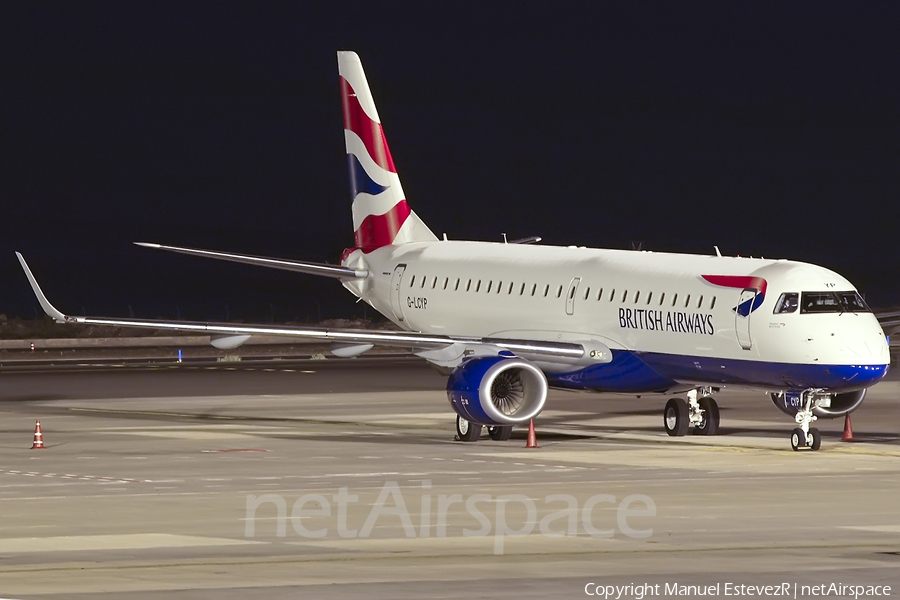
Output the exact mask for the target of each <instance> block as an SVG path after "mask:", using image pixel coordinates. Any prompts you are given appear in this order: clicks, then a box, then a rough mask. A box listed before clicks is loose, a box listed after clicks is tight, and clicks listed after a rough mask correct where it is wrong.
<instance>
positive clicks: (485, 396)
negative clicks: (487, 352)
mask: <svg viewBox="0 0 900 600" xmlns="http://www.w3.org/2000/svg"><path fill="white" fill-rule="evenodd" d="M447 398H448V399H449V400H450V404H451V405H452V406H453V410H455V411H456V413H457V414H458V415H459V416H461V417H462V418H463V419H465V420H467V421H470V422H472V423H479V424H481V425H512V424H515V423H523V422H526V421H528V420H529V419H531V418H533V417H535V416H536V415H537V414H538V413H539V412H541V409H542V408H544V402H546V401H547V377H546V376H545V375H544V373H543V372H542V371H541V370H540V369H539V368H537V367H536V366H534V365H533V364H532V363H530V362H528V361H527V360H523V359H521V358H516V357H504V356H489V357H482V358H473V359H471V360H467V361H466V362H464V363H463V364H461V365H460V366H458V367H457V368H456V369H454V370H453V373H451V374H450V379H449V380H448V381H447Z"/></svg>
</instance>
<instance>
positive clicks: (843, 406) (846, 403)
mask: <svg viewBox="0 0 900 600" xmlns="http://www.w3.org/2000/svg"><path fill="white" fill-rule="evenodd" d="M771 396H772V402H773V403H774V404H775V406H777V407H778V410H780V411H781V412H783V413H786V414H789V415H791V416H792V417H793V416H795V415H796V414H797V411H798V410H800V408H801V404H800V394H798V393H791V392H787V393H779V394H772V395H771ZM865 397H866V390H856V391H855V392H844V393H843V394H828V395H827V397H826V398H821V397H820V398H819V399H818V401H817V402H816V407H815V408H814V409H813V414H815V415H816V416H817V417H819V418H820V419H834V418H836V417H843V416H844V415H846V414H848V413H851V412H853V411H854V410H856V409H857V407H859V405H860V404H862V401H863V399H864V398H865Z"/></svg>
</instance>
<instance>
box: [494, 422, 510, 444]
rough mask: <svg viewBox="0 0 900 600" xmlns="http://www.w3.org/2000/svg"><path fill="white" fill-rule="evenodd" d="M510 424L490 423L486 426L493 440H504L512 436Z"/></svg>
mask: <svg viewBox="0 0 900 600" xmlns="http://www.w3.org/2000/svg"><path fill="white" fill-rule="evenodd" d="M512 430H513V426H512V425H491V426H489V427H488V435H489V436H491V439H492V440H494V441H495V442H505V441H506V440H508V439H509V438H510V437H512Z"/></svg>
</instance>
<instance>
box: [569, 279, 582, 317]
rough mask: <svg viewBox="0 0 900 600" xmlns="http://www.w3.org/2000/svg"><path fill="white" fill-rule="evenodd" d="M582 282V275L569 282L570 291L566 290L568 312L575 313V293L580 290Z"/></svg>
mask: <svg viewBox="0 0 900 600" xmlns="http://www.w3.org/2000/svg"><path fill="white" fill-rule="evenodd" d="M579 283H581V277H574V278H573V279H572V281H571V283H569V291H568V292H566V314H567V315H574V314H575V293H576V292H577V291H578V284H579Z"/></svg>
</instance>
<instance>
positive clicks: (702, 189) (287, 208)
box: [0, 1, 900, 321]
mask: <svg viewBox="0 0 900 600" xmlns="http://www.w3.org/2000/svg"><path fill="white" fill-rule="evenodd" d="M256 4H258V3H253V4H251V3H246V4H237V3H232V2H214V3H209V4H201V3H198V2H189V3H187V2H179V3H174V4H169V3H161V2H160V3H157V2H154V3H149V2H141V3H134V2H111V3H99V2H65V3H63V2H60V3H41V2H33V1H29V2H20V3H14V2H7V3H4V4H3V5H2V7H0V61H2V71H0V74H2V80H0V109H2V110H0V123H2V125H0V139H2V144H0V189H2V198H3V207H2V213H0V285H2V288H0V289H2V292H3V293H2V296H0V312H2V313H6V314H8V315H10V316H12V315H20V316H27V317H31V316H34V315H35V311H36V310H39V309H38V307H37V303H36V301H35V300H34V298H33V295H32V294H31V291H30V288H29V287H28V285H27V282H26V280H25V277H24V276H23V275H22V273H21V270H20V268H19V265H18V263H17V261H16V260H15V257H14V255H13V251H14V250H19V251H21V252H23V253H24V254H25V256H26V258H27V259H29V262H30V263H31V266H32V269H33V270H34V271H35V274H36V275H37V277H38V279H39V281H41V283H42V284H43V286H44V289H45V291H47V293H48V294H49V296H50V299H51V301H53V302H54V303H56V304H57V305H58V306H59V307H60V308H61V309H62V310H64V311H68V312H71V313H73V314H82V313H83V312H85V313H87V314H93V315H98V314H106V315H116V316H129V314H134V315H135V316H138V317H157V316H164V317H179V316H180V317H182V318H193V319H216V320H221V319H224V318H226V317H228V318H231V319H236V318H242V319H245V320H247V321H268V320H270V319H272V318H274V319H275V320H276V321H291V320H308V319H313V320H315V319H318V318H320V317H336V316H358V315H362V314H363V308H362V305H355V304H354V303H353V298H352V296H351V295H350V294H349V293H348V292H346V291H344V290H342V288H341V287H340V285H339V284H338V283H337V282H336V281H334V280H329V279H320V278H315V277H310V276H304V275H299V274H294V273H287V272H279V271H271V270H266V269H259V268H253V267H248V266H244V265H235V264H228V263H219V262H216V261H209V260H203V259H199V258H193V257H186V256H181V255H174V254H167V253H163V252H158V251H153V250H147V249H144V248H139V247H136V246H133V245H131V242H133V241H151V242H159V243H164V244H174V245H185V246H191V247H199V248H211V249H219V250H230V251H234V252H241V253H250V254H261V255H267V256H276V257H284V258H296V259H306V260H315V261H321V262H337V261H338V259H339V257H340V253H341V250H342V249H343V248H344V247H346V246H350V245H352V225H351V220H350V195H349V186H348V182H347V173H346V158H345V150H344V146H343V134H342V119H341V108H340V96H339V90H338V76H337V59H336V56H335V52H336V51H337V50H339V49H346V50H355V51H356V52H358V53H359V55H360V57H361V58H362V61H363V65H364V66H365V68H366V72H367V75H368V77H369V82H370V85H371V87H372V90H373V94H374V95H375V101H376V103H377V105H378V110H379V113H380V115H381V118H382V121H383V123H384V127H385V132H386V135H387V139H388V142H389V144H390V148H391V152H392V154H393V156H394V160H395V162H396V164H397V167H398V170H399V173H400V177H401V180H402V181H403V187H404V190H405V192H406V194H407V198H408V199H409V202H410V205H411V206H412V207H413V209H414V210H415V211H416V212H417V213H418V214H419V215H420V216H421V217H422V219H423V220H424V221H425V222H426V223H427V224H428V225H429V226H430V227H431V228H432V230H434V231H435V233H437V234H438V235H439V236H440V235H441V234H442V233H444V232H446V233H447V234H448V235H449V236H450V238H451V239H476V240H500V239H501V233H502V232H506V233H508V234H509V235H510V236H511V237H524V236H529V235H540V236H542V237H543V238H544V243H548V244H553V245H571V244H576V245H585V246H594V247H607V248H631V247H632V244H633V243H636V242H640V243H642V244H643V247H644V248H645V249H649V250H654V251H674V252H690V253H712V252H713V245H718V246H719V247H720V249H721V250H722V252H723V253H724V254H731V255H734V254H740V255H742V256H765V257H767V258H769V257H771V258H792V259H797V260H803V261H807V262H813V263H816V264H821V265H823V266H826V267H829V268H832V269H834V270H837V271H838V272H840V273H841V274H843V275H844V276H846V277H848V278H849V279H850V280H851V281H852V282H854V284H856V285H857V286H858V287H859V288H860V290H861V291H862V292H863V293H864V294H866V296H867V298H868V300H869V301H870V303H871V304H873V305H877V306H889V305H893V304H900V277H898V274H900V252H898V245H897V243H896V242H895V238H896V237H897V232H898V225H900V218H898V217H900V202H898V200H900V43H898V41H897V37H898V27H900V8H898V5H897V4H896V3H872V2H866V3H860V2H845V3H829V2H809V3H783V2H777V3H776V2H773V3H730V2H714V3H696V2H691V3H683V2H666V3H655V2H622V3H606V2H592V3H562V2H541V3H538V2H532V3H523V2H518V3H509V4H498V3H490V6H485V7H482V8H472V7H471V6H467V5H466V4H464V3H446V4H438V3H429V2H419V3H384V2H369V3H343V2H327V3H318V2H291V3H285V4H283V5H280V4H274V3H263V5H262V6H261V7H260V6H257V5H256ZM688 4H689V5H690V6H689V7H688V6H687V5H688ZM785 4H786V6H785ZM359 5H366V6H368V8H367V9H366V8H361V7H360V6H359ZM371 314H372V313H371V309H370V310H369V312H368V316H371Z"/></svg>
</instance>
